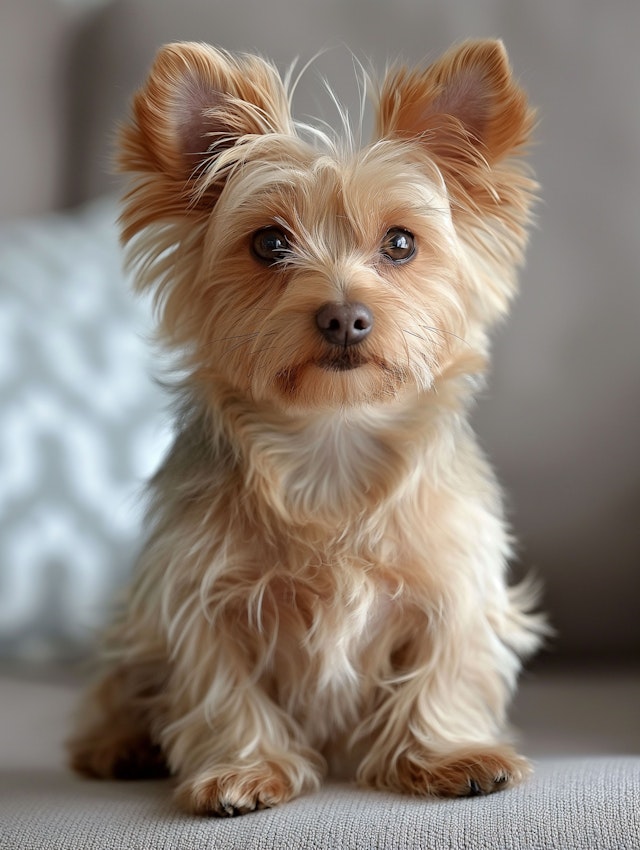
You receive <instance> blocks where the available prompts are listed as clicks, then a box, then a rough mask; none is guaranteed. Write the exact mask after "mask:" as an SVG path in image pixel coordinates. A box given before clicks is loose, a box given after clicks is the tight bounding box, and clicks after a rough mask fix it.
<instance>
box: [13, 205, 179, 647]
mask: <svg viewBox="0 0 640 850" xmlns="http://www.w3.org/2000/svg"><path fill="white" fill-rule="evenodd" d="M116 216H117V205H116V203H115V201H114V200H111V199H105V200H101V201H98V202H94V203H93V204H91V205H89V206H88V207H86V208H84V209H81V210H78V211H77V212H74V213H69V214H66V215H50V216H43V217H42V218H39V219H32V220H24V221H19V222H14V223H11V224H4V225H2V226H0V398H1V403H2V408H1V409H2V416H1V417H0V469H2V475H1V476H0V655H6V654H13V655H18V656H21V657H25V656H30V657H33V656H42V655H48V656H58V657H60V656H61V655H65V654H69V653H71V652H75V651H77V649H78V647H81V646H82V645H83V642H84V641H86V639H87V636H88V634H89V633H90V630H91V629H92V628H93V627H95V626H96V625H98V624H99V623H100V622H101V620H102V618H103V617H104V616H105V613H106V612H107V610H108V607H109V603H110V598H111V596H112V595H113V593H114V591H115V588H116V587H117V586H118V585H119V584H120V583H121V582H122V581H124V579H125V577H126V576H127V574H128V568H129V566H130V563H131V561H132V559H133V557H134V554H135V551H136V549H137V546H138V537H139V533H140V532H139V526H140V513H141V511H140V507H141V505H140V499H139V498H138V496H139V491H140V488H141V484H142V481H143V479H144V478H145V477H146V476H147V475H148V474H149V473H150V472H151V471H152V469H153V467H154V466H155V465H156V463H157V461H158V458H159V455H160V453H161V451H162V450H163V447H164V445H165V442H166V432H165V429H164V428H163V427H162V421H163V419H162V416H161V412H160V411H161V407H162V405H163V404H164V401H161V399H160V396H161V393H160V390H159V389H158V388H157V387H156V386H155V385H154V384H153V382H152V381H151V378H150V375H149V374H148V373H149V371H150V369H149V366H148V364H149V357H150V351H149V348H148V346H147V341H146V340H145V339H144V337H145V336H146V335H148V333H149V328H150V323H149V319H150V311H149V308H148V304H144V303H142V302H137V301H135V300H134V298H133V297H132V295H131V293H130V292H129V287H128V285H127V283H126V281H125V278H124V276H123V274H122V271H121V266H122V255H121V251H120V248H119V245H118V237H117V231H116V227H115V219H116Z"/></svg>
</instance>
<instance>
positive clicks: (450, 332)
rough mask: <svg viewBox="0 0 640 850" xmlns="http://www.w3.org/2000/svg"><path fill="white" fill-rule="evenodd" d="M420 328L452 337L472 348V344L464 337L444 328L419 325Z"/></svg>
mask: <svg viewBox="0 0 640 850" xmlns="http://www.w3.org/2000/svg"><path fill="white" fill-rule="evenodd" d="M418 327H421V328H424V330H426V331H431V333H436V334H441V335H442V336H452V337H453V338H454V339H457V340H459V341H460V342H462V343H464V344H465V345H468V346H469V347H471V343H470V342H468V341H467V340H466V339H465V338H464V337H461V336H458V334H455V333H453V331H447V330H444V329H443V328H435V327H433V325H419V326H418Z"/></svg>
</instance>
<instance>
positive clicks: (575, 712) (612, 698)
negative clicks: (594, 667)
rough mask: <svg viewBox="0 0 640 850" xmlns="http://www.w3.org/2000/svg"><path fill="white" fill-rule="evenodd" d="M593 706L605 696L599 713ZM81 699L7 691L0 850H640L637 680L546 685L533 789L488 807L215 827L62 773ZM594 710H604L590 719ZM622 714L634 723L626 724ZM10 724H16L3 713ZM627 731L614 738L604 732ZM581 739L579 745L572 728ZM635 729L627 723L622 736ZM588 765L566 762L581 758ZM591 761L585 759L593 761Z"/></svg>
mask: <svg viewBox="0 0 640 850" xmlns="http://www.w3.org/2000/svg"><path fill="white" fill-rule="evenodd" d="M594 695H599V697H598V699H597V700H595V701H594V699H593V697H594ZM76 696H77V689H76V688H75V687H67V686H64V685H61V684H59V683H57V684H51V683H50V684H41V683H34V682H30V681H20V680H19V679H15V678H8V677H7V678H4V679H3V678H0V703H1V704H2V706H3V723H2V724H1V725H0V847H2V848H3V850H18V848H29V850H52V848H53V850H79V848H84V849H85V850H134V848H135V850H141V848H145V850H146V848H153V849H154V850H165V848H166V850H195V848H197V850H200V848H202V850H204V848H216V850H227V848H246V850H261V848H265V849H266V848H283V849H284V848H286V850H296V848H300V850H303V848H304V850H311V849H312V848H315V850H324V848H326V850H339V848H354V850H356V848H358V850H359V848H362V850H365V848H366V850H371V848H377V850H386V848H389V850H390V848H394V850H397V848H403V850H411V848H421V850H430V849H431V848H433V850H440V848H456V850H466V848H469V850H471V848H473V850H484V848H487V850H488V848H491V850H507V848H508V850H534V849H535V850H547V848H549V850H551V848H554V850H555V848H562V850H565V848H566V850H569V849H570V848H571V850H607V848H616V850H632V848H640V757H638V756H624V755H620V754H618V755H599V756H589V757H585V755H584V753H586V752H600V753H602V752H603V750H604V748H605V747H606V746H610V747H611V748H612V751H613V752H616V753H624V752H636V753H637V752H638V746H637V745H638V728H637V721H636V722H634V719H633V717H634V716H633V710H632V706H633V705H635V704H636V703H637V696H638V678H637V676H633V675H631V676H628V675H626V676H622V677H615V678H612V677H611V676H609V675H606V676H592V677H575V676H563V677H553V676H552V677H550V678H547V677H542V678H541V679H539V680H531V681H529V682H527V683H525V686H524V688H523V689H522V692H521V701H522V702H524V703H526V704H527V705H529V706H530V707H531V709H532V710H535V712H536V715H537V716H538V717H539V718H543V719H544V718H546V723H545V728H544V729H540V728H538V729H537V730H536V729H533V732H534V734H533V735H531V731H532V720H531V716H528V717H527V715H526V713H523V712H522V711H521V712H520V718H521V719H523V720H526V724H525V726H526V727H527V728H525V729H524V733H525V734H524V738H525V740H528V741H529V743H528V745H527V746H525V751H526V752H528V753H530V754H532V755H534V757H535V754H536V753H539V752H549V751H555V753H556V755H555V756H553V757H549V756H545V757H543V758H539V759H537V763H536V772H535V774H534V776H533V778H532V779H531V780H529V781H528V782H527V783H526V784H524V785H522V786H520V787H519V788H515V789H513V790H510V791H505V792H502V793H499V794H495V795H493V796H491V797H485V798H479V797H477V798H473V799H466V800H449V801H438V800H419V799H410V798H406V797H401V796H398V795H395V794H385V793H380V792H374V791H364V790H361V789H357V788H354V787H351V786H349V785H341V784H329V785H327V786H325V787H324V788H323V789H322V790H321V791H320V792H319V793H317V794H314V795H311V796H308V797H304V798H302V799H299V800H296V801H293V802H292V803H289V804H287V805H285V806H282V807H281V808H279V809H274V810H271V811H264V812H256V813H254V814H251V815H246V816H245V817H243V818H235V819H232V820H216V819H206V818H197V817H190V816H188V815H184V814H182V813H181V812H179V811H177V810H176V808H175V805H174V803H173V800H172V797H171V783H170V782H150V783H135V782H133V783H116V782H92V781H89V780H82V779H79V778H76V777H75V776H73V775H71V774H70V773H69V772H67V771H66V770H65V768H64V766H63V764H62V759H61V749H60V742H61V740H62V738H63V736H64V734H65V729H66V728H67V726H68V716H69V713H70V710H71V707H72V705H73V704H74V703H75V699H76ZM589 705H592V707H593V710H592V711H591V712H589V711H588V707H589ZM620 705H623V706H626V707H627V708H628V711H626V713H621V712H620V711H619V710H618V711H617V707H618V706H620ZM4 711H6V715H5V713H4ZM614 716H615V717H616V718H617V721H616V725H617V726H618V727H619V728H618V729H617V736H618V737H617V738H611V737H608V732H607V727H608V724H607V723H606V722H603V718H610V717H614ZM574 717H579V718H580V722H579V724H578V725H579V727H580V730H579V733H578V736H577V738H574V735H573V728H574V724H573V718H574ZM623 721H624V722H623ZM577 743H578V744H582V753H583V755H582V756H581V757H575V756H574V757H567V756H561V755H559V754H560V753H566V752H572V751H574V752H575V751H576V744H577ZM589 746H590V747H591V749H590V750H589V749H587V747H589Z"/></svg>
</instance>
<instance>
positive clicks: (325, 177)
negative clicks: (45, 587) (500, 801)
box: [70, 41, 544, 814]
mask: <svg viewBox="0 0 640 850" xmlns="http://www.w3.org/2000/svg"><path fill="white" fill-rule="evenodd" d="M532 124H533V113H532V111H531V110H530V109H529V108H528V107H527V103H526V98H525V96H524V94H523V92H522V90H521V89H520V88H519V87H518V86H517V84H516V83H515V82H514V80H513V78H512V75H511V72H510V69H509V65H508V61H507V57H506V54H505V51H504V49H503V47H502V45H501V44H500V43H499V42H493V41H480V42H467V43H465V44H462V45H461V46H459V47H456V48H454V49H452V50H451V51H449V52H448V53H447V54H446V55H445V56H443V57H442V58H441V59H440V60H439V61H438V62H436V63H435V64H434V65H432V66H431V67H429V68H427V69H426V70H418V71H408V70H394V71H390V72H389V73H388V74H387V77H386V79H385V80H384V82H383V84H382V86H381V88H380V90H379V93H378V102H377V126H376V132H375V139H374V141H373V142H372V143H371V144H370V145H369V146H368V147H364V148H363V149H362V150H357V149H356V146H355V144H353V143H352V142H350V141H349V140H346V141H342V142H340V141H337V140H335V139H332V138H329V137H328V136H327V134H326V133H325V132H321V131H316V132H313V133H311V132H310V131H309V128H306V130H305V129H304V128H303V129H301V128H299V127H298V126H297V125H296V124H295V123H294V122H293V120H292V118H291V115H290V109H289V96H288V93H287V88H286V85H285V84H284V83H283V82H282V81H281V79H280V77H279V75H278V74H277V72H276V71H275V70H274V68H273V67H272V66H271V65H269V64H267V63H266V62H264V61H263V60H261V59H259V58H256V57H253V56H240V57H232V56H230V55H228V54H226V53H223V52H220V51H218V50H214V49H213V48H211V47H208V46H206V45H200V44H189V43H186V44H173V45H169V46H168V47H165V48H164V49H163V50H161V51H160V53H159V55H158V57H157V60H156V62H155V65H154V66H153V69H152V71H151V73H150V76H149V78H148V80H147V82H146V84H145V85H144V87H143V88H142V90H141V91H140V92H138V94H137V95H136V97H135V100H134V104H133V115H132V118H131V121H130V123H129V124H128V125H127V126H126V127H125V128H124V130H123V132H122V136H121V147H120V164H121V167H122V169H123V170H124V171H125V172H130V173H131V174H132V183H131V187H130V191H129V193H128V194H127V196H126V198H125V203H124V213H123V216H122V227H123V238H124V241H125V242H127V243H129V244H130V251H131V255H130V256H131V260H132V262H133V263H134V265H135V266H136V267H137V271H138V277H137V280H138V286H139V288H140V289H141V290H147V289H153V290H154V291H155V295H156V299H157V307H158V314H159V326H160V335H161V338H162V340H163V341H164V342H165V343H166V345H167V346H169V347H170V348H171V349H173V350H174V351H177V352H179V354H180V368H181V376H182V377H181V384H180V388H179V397H180V405H179V414H178V417H177V433H176V438H175V443H174V445H173V448H172V449H171V451H170V453H169V456H168V457H167V459H166V461H165V463H164V465H163V466H162V468H161V469H160V471H159V472H158V473H157V475H156V476H155V478H154V479H153V481H152V484H151V490H152V496H153V500H152V506H151V512H150V519H151V533H150V538H149V541H148V543H147V546H146V548H145V550H144V551H143V553H142V556H141V559H140V562H139V564H138V567H137V572H136V575H135V579H134V582H133V586H132V589H131V592H130V595H129V597H128V601H127V604H126V607H125V608H124V610H123V613H122V616H121V619H120V620H119V621H118V622H117V623H116V624H115V626H114V628H113V630H112V632H111V634H110V639H109V641H108V645H109V657H108V669H107V671H106V673H105V675H104V677H103V678H102V680H101V681H100V682H99V683H98V684H97V685H96V687H95V688H94V689H93V690H92V691H91V693H90V694H89V695H88V697H87V699H86V701H85V703H84V704H83V706H82V708H81V711H80V713H79V719H78V730H77V733H76V735H75V737H74V739H73V740H72V741H71V743H70V750H71V758H72V764H73V766H74V767H75V768H76V769H77V770H79V771H81V772H83V773H85V774H89V775H92V776H98V777H112V776H145V775H155V774H158V773H163V772H166V771H167V770H168V771H169V772H170V773H171V774H174V775H175V776H176V777H177V779H178V797H179V799H180V801H181V802H182V804H183V805H184V806H185V807H186V808H187V809H188V810H190V811H193V812H200V813H204V814H236V813H242V812H246V811H250V810H252V809H255V808H262V807H265V806H273V805H275V804H277V803H281V802H283V801H285V800H288V799H290V798H292V797H294V796H296V795H298V794H301V793H303V792H305V791H309V790H312V789H314V788H317V787H318V785H319V783H320V781H321V778H322V776H323V775H324V774H325V772H326V770H327V767H328V766H329V767H335V766H337V765H341V769H344V768H345V763H347V762H349V761H352V762H354V763H355V776H356V777H357V779H358V781H359V782H360V783H362V784H364V785H367V786H372V787H375V788H384V789H392V790H395V791H399V792H404V793H408V794H414V795H432V794H435V795H445V796H464V795H469V794H478V793H483V794H484V793H489V792H492V791H495V790H497V789H498V788H504V787H507V786H509V785H511V784H512V783H515V782H518V781H519V780H520V779H522V777H523V776H525V774H526V773H527V771H528V765H527V762H526V761H525V760H524V759H523V758H522V757H521V756H519V755H517V754H516V753H515V752H514V750H513V749H512V748H511V747H510V746H509V745H508V744H505V743H504V742H502V741H501V737H500V735H501V727H502V726H503V723H504V718H505V708H506V705H507V702H508V699H509V696H510V694H511V692H512V689H513V687H514V683H515V679H516V675H517V672H518V669H519V666H520V661H519V656H522V655H526V654H528V653H530V652H531V651H533V650H534V649H535V648H536V646H537V645H538V642H539V639H540V634H541V633H542V631H543V630H544V625H543V621H542V619H541V618H539V617H537V616H534V615H531V614H529V613H527V612H528V611H529V610H530V608H531V606H532V602H533V599H532V598H531V592H530V589H529V588H528V587H524V588H523V587H522V586H521V587H519V588H511V589H510V588H508V586H507V583H506V577H505V574H506V569H507V559H508V557H509V554H510V539H509V534H508V532H507V530H506V528H505V521H504V518H503V514H502V508H501V498H500V492H499V488H498V486H497V484H496V482H495V480H494V477H493V475H492V472H491V470H490V468H489V466H488V464H487V462H486V461H485V459H484V457H483V456H482V453H481V452H480V450H479V449H478V446H477V444H476V441H475V439H474V436H473V433H472V431H471V429H470V427H469V424H468V408H469V405H470V402H471V401H472V397H473V394H474V389H475V387H476V386H477V384H478V379H479V377H480V376H481V375H482V373H483V371H484V370H485V367H486V361H487V353H488V341H487V333H488V331H489V329H490V328H491V326H492V325H493V323H494V322H495V321H496V320H497V319H499V318H500V317H502V316H503V315H504V314H505V312H506V310H507V307H508V304H509V301H510V299H511V296H512V295H513V292H514V288H515V271H516V267H517V266H518V264H519V263H520V262H521V260H522V254H523V248H524V245H525V241H526V232H525V228H526V225H527V221H528V217H529V208H530V204H531V200H532V192H533V189H534V184H533V182H532V180H531V179H530V178H529V176H528V174H527V171H526V169H525V168H524V167H523V165H522V163H521V161H520V160H519V159H518V155H519V154H521V153H522V152H523V149H524V147H525V145H526V143H527V141H528V139H529V136H530V133H531V129H532ZM305 134H306V136H308V137H309V138H306V137H305Z"/></svg>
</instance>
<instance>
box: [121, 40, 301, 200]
mask: <svg viewBox="0 0 640 850" xmlns="http://www.w3.org/2000/svg"><path fill="white" fill-rule="evenodd" d="M291 132H292V129H291V117H290V113H289V106H288V99H287V95H286V92H285V89H284V85H283V83H282V81H281V79H280V77H279V75H278V73H277V71H276V70H275V69H274V68H273V67H272V66H271V65H269V64H268V63H267V62H265V61H263V60H262V59H260V58H258V57H256V56H239V57H235V56H231V55H229V54H227V53H224V52H222V51H219V50H216V49H214V48H213V47H210V46H209V45H205V44H197V43H192V42H178V43H175V44H169V45H166V46H165V47H163V48H162V49H161V50H160V51H159V53H158V55H157V56H156V59H155V62H154V64H153V67H152V69H151V72H150V73H149V76H148V78H147V80H146V82H145V84H144V85H143V87H142V88H141V89H140V91H138V92H137V94H136V95H135V97H134V99H133V107H132V116H131V120H130V122H129V123H128V124H126V125H125V126H124V128H123V130H122V132H121V136H120V148H119V156H118V165H119V168H120V170H121V171H124V172H133V173H135V174H138V175H139V176H140V178H142V179H143V180H145V182H146V185H147V188H150V187H151V185H152V182H153V180H154V179H155V182H156V186H155V191H154V192H153V196H154V201H156V202H159V201H160V198H161V196H162V193H163V191H164V192H166V194H167V203H169V204H170V203H173V204H174V205H178V204H179V203H182V205H183V207H187V206H191V207H192V206H193V203H194V192H195V189H196V183H197V178H198V176H200V175H201V173H202V170H203V168H204V167H205V166H206V165H207V164H208V163H211V162H213V161H214V160H215V159H216V157H218V156H219V155H220V154H221V153H222V152H224V151H225V150H228V149H229V148H231V147H233V146H234V145H235V144H236V143H237V142H238V140H239V139H240V138H242V137H243V136H247V135H251V134H264V133H291ZM209 203H210V199H209Z"/></svg>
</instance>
